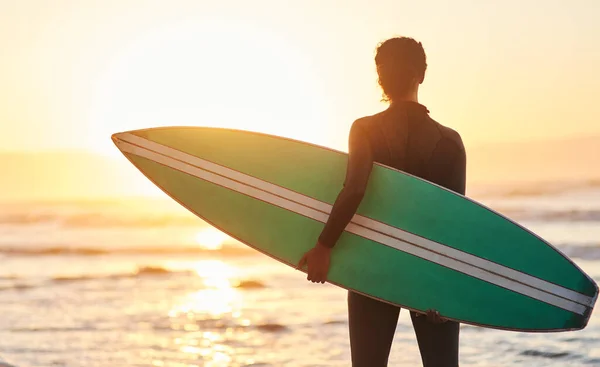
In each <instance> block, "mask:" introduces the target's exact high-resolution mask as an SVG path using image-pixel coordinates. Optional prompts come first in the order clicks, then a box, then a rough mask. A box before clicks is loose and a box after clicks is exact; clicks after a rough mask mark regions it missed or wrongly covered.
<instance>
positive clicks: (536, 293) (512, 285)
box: [116, 141, 586, 315]
mask: <svg viewBox="0 0 600 367" xmlns="http://www.w3.org/2000/svg"><path fill="white" fill-rule="evenodd" d="M116 143H117V145H118V147H119V149H120V150H121V151H123V152H125V153H130V154H134V155H137V156H140V157H144V158H147V159H149V160H152V161H154V162H157V163H159V164H162V165H164V166H167V167H170V168H172V169H175V170H178V171H181V172H184V173H186V174H189V175H192V176H195V177H197V178H199V179H202V180H205V181H208V182H211V183H214V184H216V185H219V186H222V187H225V188H227V189H230V190H233V191H236V192H239V193H241V194H244V195H247V196H250V197H253V198H255V199H258V200H262V201H264V202H267V203H269V204H272V205H276V206H278V207H281V208H283V209H286V210H289V211H292V212H294V213H297V214H300V215H303V216H305V217H308V218H311V219H314V220H317V221H319V222H321V223H326V222H327V218H328V215H327V214H326V213H323V212H321V211H319V210H316V209H313V208H309V207H307V206H304V205H302V204H299V203H296V202H294V201H291V200H288V199H285V198H282V197H280V196H277V195H274V194H272V193H269V192H266V191H263V190H260V189H257V188H255V187H252V186H249V185H246V184H244V183H241V182H238V181H234V180H232V179H229V178H226V177H223V176H220V175H218V174H215V173H213V172H210V171H207V170H205V169H202V168H199V167H195V166H192V165H191V164H189V163H185V162H182V161H179V160H176V159H174V158H171V157H168V156H164V155H161V154H159V153H157V152H153V151H151V150H148V149H145V148H143V147H139V146H136V145H133V144H130V143H127V142H124V141H117V142H116ZM346 231H348V232H350V233H353V234H356V235H358V236H361V237H364V238H367V239H370V240H373V241H376V242H379V243H382V244H384V245H387V246H390V247H393V248H395V249H398V250H400V251H404V252H406V253H409V254H412V255H414V256H417V257H420V258H423V259H425V260H428V261H431V262H434V263H437V264H439V265H442V266H445V267H448V268H450V269H453V270H456V271H459V272H461V273H464V274H467V275H470V276H472V277H475V278H478V279H481V280H484V281H486V282H489V283H491V284H495V285H498V286H500V287H503V288H506V289H509V290H511V291H514V292H517V293H520V294H523V295H525V296H528V297H531V298H534V299H537V300H539V301H542V302H545V303H548V304H550V305H553V306H556V307H559V308H562V309H564V310H567V311H570V312H574V313H576V314H579V315H584V314H585V312H586V307H585V306H583V305H580V304H578V303H576V302H573V301H571V300H567V299H564V298H562V297H558V296H556V295H553V294H549V293H547V292H544V291H541V290H539V289H536V288H533V287H531V286H528V285H527V284H523V283H519V282H517V281H514V280H512V279H508V278H506V277H502V276H498V275H496V274H494V273H490V272H488V271H486V270H485V269H481V268H478V267H475V266H472V265H470V264H466V263H463V262H461V261H458V260H456V259H452V258H449V257H446V256H443V255H441V254H437V253H434V252H432V251H430V250H427V249H424V248H421V247H418V246H414V245H411V244H409V243H406V242H404V241H401V240H399V239H396V238H393V237H390V236H388V235H385V234H383V233H379V232H376V231H374V230H371V229H368V228H365V227H362V226H359V225H357V224H354V223H350V224H349V225H348V226H347V227H346Z"/></svg>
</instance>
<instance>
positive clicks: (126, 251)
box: [0, 246, 255, 256]
mask: <svg viewBox="0 0 600 367" xmlns="http://www.w3.org/2000/svg"><path fill="white" fill-rule="evenodd" d="M254 253H255V251H253V250H252V249H250V248H248V247H243V246H223V247H221V248H219V249H205V248H202V247H191V246H184V247H129V248H127V247H125V248H94V247H72V246H57V247H39V248H36V247H4V248H0V254H5V255H15V256H57V255H74V256H101V255H194V254H196V255H200V254H203V255H206V254H215V255H225V256H237V255H249V254H254Z"/></svg>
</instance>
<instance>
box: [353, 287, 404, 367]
mask: <svg viewBox="0 0 600 367" xmlns="http://www.w3.org/2000/svg"><path fill="white" fill-rule="evenodd" d="M399 314H400V308H399V307H396V306H392V305H390V304H388V303H384V302H380V301H377V300H375V299H373V298H370V297H367V296H363V295H361V294H359V293H355V292H352V291H349V292H348V321H349V326H350V327H349V328H350V348H351V354H352V367H385V366H387V363H388V357H389V355H390V348H391V346H392V341H393V339H394V333H395V332H396V325H397V324H398V315H399Z"/></svg>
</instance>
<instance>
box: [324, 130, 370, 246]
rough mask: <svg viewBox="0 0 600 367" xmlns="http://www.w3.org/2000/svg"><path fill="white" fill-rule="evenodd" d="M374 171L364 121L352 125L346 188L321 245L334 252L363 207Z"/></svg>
mask: <svg viewBox="0 0 600 367" xmlns="http://www.w3.org/2000/svg"><path fill="white" fill-rule="evenodd" d="M372 169H373V153H372V151H371V147H370V146H369V140H368V138H367V135H366V132H365V131H364V129H363V128H362V127H361V124H360V120H359V121H356V122H354V124H352V128H351V129H350V137H349V139H348V165H347V168H346V179H345V181H344V187H343V188H342V191H341V192H340V194H339V195H338V197H337V199H336V201H335V203H334V204H333V208H332V210H331V214H330V215H329V219H328V220H327V223H326V224H325V227H324V228H323V231H322V232H321V235H320V236H319V241H318V243H319V244H321V245H323V246H326V247H329V248H332V247H333V246H335V244H336V242H337V240H338V239H339V237H340V236H341V234H342V233H343V232H344V229H345V228H346V226H347V225H348V223H350V221H351V220H352V217H353V216H354V214H355V213H356V210H357V209H358V206H359V205H360V203H361V201H362V199H363V197H364V195H365V190H366V188H367V184H368V182H369V175H370V174H371V170H372Z"/></svg>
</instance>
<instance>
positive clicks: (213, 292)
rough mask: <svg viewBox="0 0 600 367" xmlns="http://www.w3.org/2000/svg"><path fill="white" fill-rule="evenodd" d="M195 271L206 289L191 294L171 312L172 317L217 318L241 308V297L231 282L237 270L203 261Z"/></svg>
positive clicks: (215, 262) (213, 261) (210, 261)
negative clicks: (183, 315)
mask: <svg viewBox="0 0 600 367" xmlns="http://www.w3.org/2000/svg"><path fill="white" fill-rule="evenodd" d="M195 269H196V273H197V274H198V276H199V277H200V278H202V280H203V283H204V286H205V288H204V289H201V290H199V291H197V292H194V293H191V294H189V295H188V296H187V297H186V299H185V300H184V301H183V302H182V303H180V304H179V305H177V306H176V307H174V308H173V309H172V310H171V312H170V316H171V317H176V316H177V315H181V314H187V315H192V314H196V315H198V316H199V317H200V316H201V315H211V316H214V317H216V316H222V315H224V314H226V313H231V312H233V311H235V310H237V309H238V308H239V307H240V302H241V295H240V293H239V292H238V291H237V290H236V289H235V288H234V287H233V286H232V284H231V280H232V279H233V278H235V277H236V276H237V274H236V268H234V267H232V266H229V265H227V264H226V263H224V262H222V261H219V260H202V261H199V262H198V263H197V264H196V265H195Z"/></svg>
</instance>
